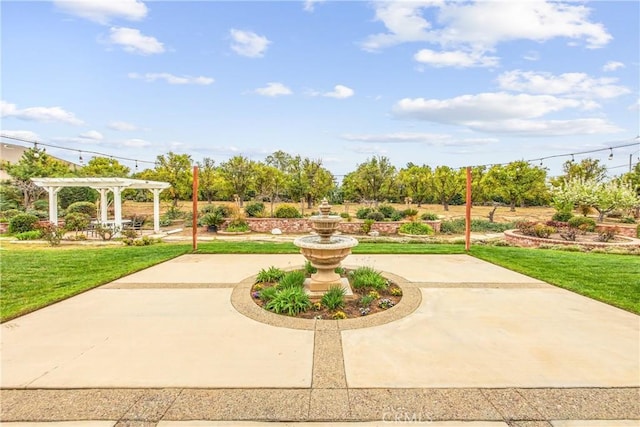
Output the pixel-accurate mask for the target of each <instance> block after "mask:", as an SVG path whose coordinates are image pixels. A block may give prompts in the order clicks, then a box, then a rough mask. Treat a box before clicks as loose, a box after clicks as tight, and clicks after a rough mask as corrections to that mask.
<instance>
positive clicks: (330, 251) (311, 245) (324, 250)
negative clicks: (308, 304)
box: [293, 236, 358, 292]
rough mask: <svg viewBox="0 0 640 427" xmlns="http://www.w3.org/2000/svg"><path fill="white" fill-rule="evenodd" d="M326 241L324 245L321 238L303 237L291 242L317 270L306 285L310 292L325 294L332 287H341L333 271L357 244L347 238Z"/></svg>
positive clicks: (337, 276) (333, 238)
mask: <svg viewBox="0 0 640 427" xmlns="http://www.w3.org/2000/svg"><path fill="white" fill-rule="evenodd" d="M326 240H328V241H327V242H326V243H324V241H325V239H323V237H322V236H304V237H298V238H297V239H295V240H294V241H293V244H294V245H296V246H297V247H299V248H300V253H301V254H302V255H304V257H305V258H307V259H308V260H309V262H311V265H312V266H314V267H315V268H316V269H317V270H318V272H317V273H314V274H312V275H311V279H310V280H309V283H308V285H309V290H310V291H311V292H326V291H328V290H329V289H330V288H331V287H332V286H342V284H343V283H342V281H341V278H340V275H339V274H337V273H336V272H335V269H336V268H337V267H339V266H340V263H341V262H342V260H344V259H345V258H346V257H347V256H348V255H350V254H351V248H352V247H354V246H356V245H357V244H358V241H357V240H356V239H354V238H353V237H349V236H331V237H330V238H328V239H326Z"/></svg>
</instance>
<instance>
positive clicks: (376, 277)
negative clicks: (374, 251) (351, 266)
mask: <svg viewBox="0 0 640 427" xmlns="http://www.w3.org/2000/svg"><path fill="white" fill-rule="evenodd" d="M349 278H350V280H351V286H352V287H353V289H356V290H361V291H362V290H369V289H375V290H381V289H385V288H386V287H387V286H388V283H387V279H385V278H384V277H382V275H381V274H380V273H379V272H377V271H375V270H374V269H373V268H371V267H359V268H357V269H356V270H353V271H352V272H351V273H350V274H349Z"/></svg>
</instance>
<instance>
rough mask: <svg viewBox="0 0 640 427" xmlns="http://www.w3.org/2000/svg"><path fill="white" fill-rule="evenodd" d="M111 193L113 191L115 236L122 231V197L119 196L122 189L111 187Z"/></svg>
mask: <svg viewBox="0 0 640 427" xmlns="http://www.w3.org/2000/svg"><path fill="white" fill-rule="evenodd" d="M111 191H113V214H114V218H113V219H114V221H113V225H114V227H115V229H116V230H117V233H116V235H120V231H122V197H121V194H120V192H121V191H122V188H121V187H112V188H111Z"/></svg>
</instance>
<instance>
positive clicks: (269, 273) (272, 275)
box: [256, 266, 285, 283]
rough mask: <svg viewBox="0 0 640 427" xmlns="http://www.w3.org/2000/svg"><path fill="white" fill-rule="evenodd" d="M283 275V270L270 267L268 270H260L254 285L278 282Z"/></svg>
mask: <svg viewBox="0 0 640 427" xmlns="http://www.w3.org/2000/svg"><path fill="white" fill-rule="evenodd" d="M284 275H285V272H284V270H282V269H280V268H278V267H274V266H271V267H269V268H268V269H266V270H265V269H264V268H263V269H262V270H260V271H259V272H258V276H257V277H256V283H266V282H272V283H275V282H278V281H279V280H280V279H282V277H283V276H284Z"/></svg>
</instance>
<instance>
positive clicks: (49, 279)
mask: <svg viewBox="0 0 640 427" xmlns="http://www.w3.org/2000/svg"><path fill="white" fill-rule="evenodd" d="M189 249H190V247H189V246H187V245H169V244H159V245H153V246H140V247H137V246H136V247H129V246H122V247H120V246H118V247H109V248H82V249H62V250H61V249H58V248H10V249H8V248H3V249H2V256H1V258H0V277H1V278H2V287H1V288H0V321H2V322H4V321H7V320H10V319H13V318H15V317H17V316H20V315H22V314H26V313H29V312H31V311H34V310H37V309H39V308H41V307H44V306H46V305H49V304H52V303H54V302H57V301H60V300H63V299H65V298H68V297H70V296H73V295H76V294H79V293H81V292H84V291H86V290H88V289H92V288H94V287H96V286H100V285H103V284H105V283H108V282H111V281H113V280H116V279H118V278H120V277H123V276H126V275H128V274H131V273H134V272H136V271H139V270H143V269H145V268H147V267H150V266H152V265H154V264H158V263H160V262H162V261H166V260H168V259H171V258H174V257H176V256H178V255H182V254H184V253H186V252H187V251H189Z"/></svg>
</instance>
